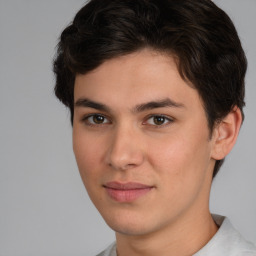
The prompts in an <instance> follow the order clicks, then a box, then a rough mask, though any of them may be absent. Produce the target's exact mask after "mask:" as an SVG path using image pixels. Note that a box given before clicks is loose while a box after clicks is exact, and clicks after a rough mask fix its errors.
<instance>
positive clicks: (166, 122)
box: [73, 50, 215, 235]
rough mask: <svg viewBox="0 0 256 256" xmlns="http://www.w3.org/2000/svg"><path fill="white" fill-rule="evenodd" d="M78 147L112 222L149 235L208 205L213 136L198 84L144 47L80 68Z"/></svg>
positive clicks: (87, 180)
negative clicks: (90, 67) (191, 83)
mask: <svg viewBox="0 0 256 256" xmlns="http://www.w3.org/2000/svg"><path fill="white" fill-rule="evenodd" d="M74 100H75V109H74V124H73V125H74V127H73V147H74V153H75V156H76V160H77V164H78V168H79V171H80V174H81V177H82V179H83V182H84V184H85V187H86V189H87V191H88V194H89V196H90V198H91V200H92V201H93V203H94V204H95V206H96V207H97V209H98V210H99V212H100V213H101V215H102V216H103V218H104V219H105V221H106V222H107V223H108V224H109V226H110V227H111V228H113V229H114V230H116V231H117V232H120V233H123V234H129V235H142V234H148V233H151V232H155V231H158V230H160V229H162V228H164V227H168V226H171V225H174V224H175V223H178V222H179V221H182V220H183V222H184V221H188V220H192V219H193V216H195V214H200V213H203V212H205V211H208V197H209V191H210V186H211V177H212V169H213V167H214V163H215V161H214V160H213V159H212V156H211V153H212V150H213V147H214V145H213V142H212V140H211V139H210V135H209V129H208V125H207V119H206V115H205V112H204V108H203V105H202V101H201V99H200V97H199V95H198V93H197V91H196V90H195V89H193V88H191V87H190V86H189V85H188V84H187V83H186V82H185V81H184V80H182V78H181V77H180V75H179V73H178V70H177V67H176V65H175V62H174V60H173V59H172V58H171V57H170V56H169V57H167V56H166V55H163V54H162V55H161V54H159V53H156V52H153V51H150V50H143V51H140V52H136V53H133V54H130V55H127V56H123V57H119V58H115V59H112V60H109V61H106V62H105V63H103V64H102V65H101V66H99V67H98V68H97V69H95V70H93V71H92V72H90V73H87V74H85V75H77V77H76V80H75V91H74Z"/></svg>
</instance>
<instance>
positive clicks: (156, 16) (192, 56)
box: [54, 0, 247, 177]
mask: <svg viewBox="0 0 256 256" xmlns="http://www.w3.org/2000/svg"><path fill="white" fill-rule="evenodd" d="M142 49H151V50H153V51H155V52H159V53H161V54H165V55H166V56H172V57H173V58H174V60H175V63H176V65H177V69H178V71H179V74H180V76H181V77H182V79H184V81H187V82H188V84H189V86H191V87H192V88H194V89H195V90H196V91H197V92H198V94H199V96H200V98H201V100H202V102H203V106H204V110H205V114H206V117H207V121H208V127H209V136H211V133H212V131H213V128H214V127H215V125H216V124H218V123H219V122H220V121H221V120H222V119H223V118H224V117H225V116H226V115H227V114H228V113H229V112H230V111H232V109H233V108H234V107H235V106H236V107H238V108H239V109H240V110H241V112H242V114H243V111H242V109H243V106H244V77H245V73H246V66H247V65H246V57H245V55H244V52H243V49H242V47H241V43H240V40H239V37H238V35H237V32H236V29H235V27H234V25H233V23H232V21H231V20H230V18H229V17H228V16H227V15H226V13H225V12H224V11H222V10H221V9H219V8H218V7H217V6H216V5H215V4H214V3H213V2H212V1H210V0H198V1H193V0H163V1H158V0H140V1H137V0H111V1H104V0H92V1H90V2H89V3H88V4H87V5H85V6H84V7H83V8H82V9H81V10H80V11H79V12H78V13H77V15H76V16H75V18H74V20H73V22H72V23H71V24H70V25H69V26H68V27H67V28H65V30H64V31H63V32H62V34H61V37H60V41H59V44H58V52H57V55H56V58H55V61H54V72H55V75H56V86H55V93H56V96H57V97H58V98H59V99H60V100H61V101H62V102H63V103H64V104H65V105H66V106H67V107H69V109H70V112H71V122H72V123H73V114H74V83H75V78H76V76H77V75H78V74H86V73H88V72H90V71H92V70H94V69H96V68H97V67H99V66H100V65H101V64H103V63H104V62H106V61H108V60H111V59H114V58H117V57H120V56H125V55H128V54H131V53H134V52H138V51H140V50H142ZM223 160H224V159H221V160H217V161H216V163H215V167H214V172H213V177H214V176H215V175H216V174H217V172H218V170H219V168H220V166H221V164H222V163H223Z"/></svg>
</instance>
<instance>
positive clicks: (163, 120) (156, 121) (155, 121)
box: [147, 115, 173, 126]
mask: <svg viewBox="0 0 256 256" xmlns="http://www.w3.org/2000/svg"><path fill="white" fill-rule="evenodd" d="M171 122H173V120H172V119H171V118H170V117H166V116H163V115H155V116H151V117H150V118H148V119H147V124H150V125H153V126H161V125H165V124H168V123H171Z"/></svg>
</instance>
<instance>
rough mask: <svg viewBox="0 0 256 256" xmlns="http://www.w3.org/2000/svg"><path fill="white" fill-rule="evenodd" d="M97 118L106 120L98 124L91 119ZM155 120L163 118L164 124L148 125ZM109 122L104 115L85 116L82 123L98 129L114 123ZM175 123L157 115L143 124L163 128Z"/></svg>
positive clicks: (149, 117)
mask: <svg viewBox="0 0 256 256" xmlns="http://www.w3.org/2000/svg"><path fill="white" fill-rule="evenodd" d="M97 117H99V118H102V119H104V121H103V123H98V124H97V123H95V120H94V121H93V120H91V121H90V118H97ZM154 118H161V119H163V123H162V124H158V125H157V124H149V123H148V122H149V120H150V119H153V122H154ZM107 120H108V117H106V116H105V115H102V114H90V115H86V116H84V117H83V118H82V120H81V121H82V122H83V123H85V124H86V125H88V126H94V127H96V126H97V127H98V126H102V125H108V124H111V123H112V122H111V121H107ZM105 121H107V122H105ZM173 121H174V120H173V118H171V117H169V116H166V115H156V114H155V115H150V116H147V117H146V118H145V121H143V123H142V124H143V125H147V123H148V125H150V126H154V127H155V128H161V127H164V126H167V125H169V124H170V123H172V122H173Z"/></svg>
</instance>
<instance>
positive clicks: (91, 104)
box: [75, 98, 185, 113]
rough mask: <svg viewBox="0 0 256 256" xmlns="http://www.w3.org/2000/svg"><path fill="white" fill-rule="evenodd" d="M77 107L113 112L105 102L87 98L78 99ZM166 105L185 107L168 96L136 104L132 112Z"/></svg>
mask: <svg viewBox="0 0 256 256" xmlns="http://www.w3.org/2000/svg"><path fill="white" fill-rule="evenodd" d="M75 107H85V108H94V109H97V110H100V111H104V112H111V109H110V108H109V107H108V106H106V105H105V104H102V103H99V102H96V101H92V100H89V99H87V98H81V99H78V100H77V101H76V102H75ZM164 107H174V108H183V107H185V106H184V105H183V104H182V103H178V102H175V101H174V100H171V99H170V98H166V99H163V100H159V101H150V102H146V103H142V104H139V105H136V106H135V107H134V108H133V109H132V112H135V113H138V112H143V111H146V110H152V109H155V108H164Z"/></svg>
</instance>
